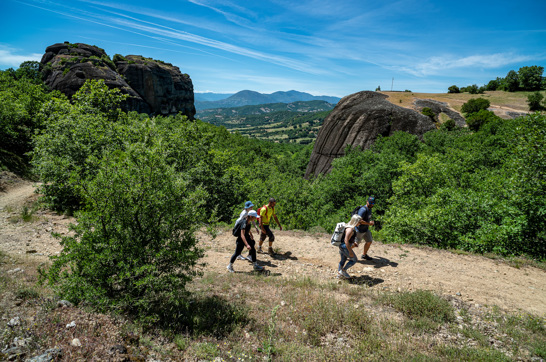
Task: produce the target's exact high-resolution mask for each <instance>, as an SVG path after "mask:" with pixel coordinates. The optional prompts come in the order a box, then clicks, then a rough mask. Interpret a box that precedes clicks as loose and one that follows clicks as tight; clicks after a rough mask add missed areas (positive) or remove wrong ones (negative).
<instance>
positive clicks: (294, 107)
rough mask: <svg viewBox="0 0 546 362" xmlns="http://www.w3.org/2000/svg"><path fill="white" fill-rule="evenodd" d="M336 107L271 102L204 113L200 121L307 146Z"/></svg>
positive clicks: (240, 132)
mask: <svg viewBox="0 0 546 362" xmlns="http://www.w3.org/2000/svg"><path fill="white" fill-rule="evenodd" d="M333 108H334V105H333V104H331V103H328V102H325V101H305V102H303V101H301V102H293V103H270V104H262V105H256V106H244V107H235V108H218V109H209V110H203V111H200V112H199V114H198V115H197V118H199V119H201V120H202V121H205V122H208V123H211V124H214V125H217V126H223V127H226V129H228V130H229V131H230V132H232V133H233V132H237V133H239V134H241V135H244V136H248V137H251V138H257V139H263V140H270V141H276V142H292V143H300V144H308V143H311V142H312V141H313V140H314V139H315V138H316V135H317V133H318V130H319V129H320V127H321V126H322V123H323V122H324V119H325V118H326V116H327V115H328V114H329V113H330V111H331V110H332V109H333Z"/></svg>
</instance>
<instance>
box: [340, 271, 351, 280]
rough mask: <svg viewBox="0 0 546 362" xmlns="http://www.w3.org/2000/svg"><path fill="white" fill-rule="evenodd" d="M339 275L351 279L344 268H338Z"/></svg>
mask: <svg viewBox="0 0 546 362" xmlns="http://www.w3.org/2000/svg"><path fill="white" fill-rule="evenodd" d="M340 273H341V275H342V276H343V277H344V278H346V279H351V276H350V275H349V273H347V272H346V271H345V270H344V269H342V270H340Z"/></svg>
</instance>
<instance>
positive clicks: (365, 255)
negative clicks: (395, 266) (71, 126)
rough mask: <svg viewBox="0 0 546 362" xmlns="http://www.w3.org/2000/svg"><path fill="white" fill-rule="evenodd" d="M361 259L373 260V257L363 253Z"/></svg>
mask: <svg viewBox="0 0 546 362" xmlns="http://www.w3.org/2000/svg"><path fill="white" fill-rule="evenodd" d="M362 259H364V260H373V258H372V257H370V256H369V255H368V254H363V255H362Z"/></svg>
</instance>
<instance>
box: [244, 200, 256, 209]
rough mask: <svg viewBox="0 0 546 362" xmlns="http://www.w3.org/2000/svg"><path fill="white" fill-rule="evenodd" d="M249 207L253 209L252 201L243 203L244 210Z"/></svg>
mask: <svg viewBox="0 0 546 362" xmlns="http://www.w3.org/2000/svg"><path fill="white" fill-rule="evenodd" d="M249 207H254V204H253V203H252V201H247V202H245V209H248V208H249Z"/></svg>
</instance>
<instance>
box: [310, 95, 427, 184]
mask: <svg viewBox="0 0 546 362" xmlns="http://www.w3.org/2000/svg"><path fill="white" fill-rule="evenodd" d="M386 99H387V96H386V95H383V94H381V93H377V92H370V91H364V92H359V93H355V94H351V95H349V96H347V97H345V98H342V99H341V100H340V101H339V103H338V104H337V105H336V107H335V108H334V110H333V111H332V112H331V113H330V115H329V116H328V117H327V118H326V119H325V120H324V124H323V126H322V127H321V129H320V131H319V133H318V135H317V140H316V142H315V147H314V148H313V152H312V153H311V159H310V161H309V165H308V166H307V170H306V172H305V177H306V178H309V177H312V176H318V175H319V174H321V173H322V174H324V173H328V172H329V171H330V170H331V167H332V166H331V165H332V160H334V159H335V158H337V157H341V156H343V155H344V150H345V147H346V146H347V145H351V146H352V147H361V148H362V149H367V148H369V147H370V146H371V145H372V144H373V143H374V142H375V140H376V139H377V137H378V136H379V135H382V136H390V135H392V134H393V133H394V132H396V131H405V132H409V133H412V134H415V135H417V136H419V137H421V136H422V135H423V134H425V133H426V132H427V131H430V130H432V129H434V128H435V124H434V122H433V121H432V120H431V119H430V118H429V117H427V116H425V115H422V114H420V113H418V112H416V111H414V110H411V109H407V108H402V107H399V106H397V105H394V104H392V103H390V102H389V101H387V100H386Z"/></svg>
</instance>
